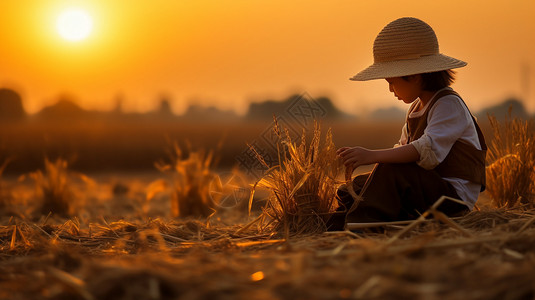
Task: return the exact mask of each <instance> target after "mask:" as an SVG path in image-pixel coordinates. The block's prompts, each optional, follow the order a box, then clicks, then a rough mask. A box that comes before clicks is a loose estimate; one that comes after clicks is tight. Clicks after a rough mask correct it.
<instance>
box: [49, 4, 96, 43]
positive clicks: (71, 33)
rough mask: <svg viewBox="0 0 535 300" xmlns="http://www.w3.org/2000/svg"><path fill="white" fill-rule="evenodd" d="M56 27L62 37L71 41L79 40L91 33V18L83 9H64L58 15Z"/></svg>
mask: <svg viewBox="0 0 535 300" xmlns="http://www.w3.org/2000/svg"><path fill="white" fill-rule="evenodd" d="M56 28H57V30H58V33H59V35H60V36H61V37H62V38H64V39H66V40H69V41H73V42H75V41H80V40H83V39H85V38H87V37H88V36H89V34H90V33H91V29H92V28H93V20H92V19H91V16H89V14H88V13H87V12H86V11H84V10H80V9H71V10H66V11H64V12H62V13H61V14H60V15H59V17H58V19H57V23H56Z"/></svg>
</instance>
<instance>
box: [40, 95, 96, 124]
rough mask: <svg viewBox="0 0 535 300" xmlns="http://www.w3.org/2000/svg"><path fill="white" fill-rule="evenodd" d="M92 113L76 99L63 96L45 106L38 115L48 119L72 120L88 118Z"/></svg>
mask: <svg viewBox="0 0 535 300" xmlns="http://www.w3.org/2000/svg"><path fill="white" fill-rule="evenodd" d="M90 114H91V113H90V112H88V111H86V110H84V109H83V108H81V107H80V106H79V105H78V104H76V103H74V101H72V100H70V99H69V98H66V97H62V98H60V100H59V101H58V102H57V103H56V104H53V105H51V106H46V107H44V108H43V109H42V110H41V111H39V112H38V113H37V114H36V117H37V118H38V119H43V120H46V121H72V120H81V119H86V118H88V117H89V116H90Z"/></svg>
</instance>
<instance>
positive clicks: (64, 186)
mask: <svg viewBox="0 0 535 300" xmlns="http://www.w3.org/2000/svg"><path fill="white" fill-rule="evenodd" d="M30 177H31V178H32V179H33V180H34V181H35V187H36V191H37V194H38V195H39V196H40V198H41V200H42V204H41V209H40V211H41V213H42V214H45V215H46V214H48V213H50V212H52V213H54V214H58V215H61V216H68V215H70V214H71V213H72V212H73V211H72V208H73V204H74V194H73V192H72V190H71V188H70V180H69V170H68V164H67V161H65V160H63V159H61V158H58V159H57V160H56V161H55V162H51V161H49V160H48V158H45V170H44V172H43V171H41V170H38V171H35V172H33V173H31V174H30Z"/></svg>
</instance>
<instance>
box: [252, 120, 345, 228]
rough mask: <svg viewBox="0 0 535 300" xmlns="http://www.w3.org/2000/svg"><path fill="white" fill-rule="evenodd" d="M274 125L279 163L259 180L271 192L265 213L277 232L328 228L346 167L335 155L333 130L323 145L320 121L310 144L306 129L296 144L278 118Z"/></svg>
mask: <svg viewBox="0 0 535 300" xmlns="http://www.w3.org/2000/svg"><path fill="white" fill-rule="evenodd" d="M273 129H274V131H275V133H276V134H277V136H278V138H279V140H278V144H277V149H278V156H279V164H278V165H277V166H275V167H272V168H270V169H269V170H268V171H267V172H266V174H265V175H264V176H263V177H262V179H261V180H260V181H259V182H258V184H257V185H258V187H263V188H267V189H268V190H269V192H270V196H269V198H268V202H267V204H266V206H265V208H264V214H265V215H267V216H268V217H269V218H270V219H272V220H273V223H274V225H275V230H276V231H278V232H284V233H292V234H300V233H312V232H322V231H325V229H326V228H325V222H326V221H327V219H328V218H329V217H330V215H331V214H332V213H333V212H334V210H335V209H336V208H337V205H338V204H337V203H338V202H337V196H336V191H337V189H338V187H339V185H340V184H341V182H340V181H338V180H337V177H338V176H339V175H340V174H342V172H343V169H344V168H343V164H342V162H341V161H340V160H339V159H338V157H337V155H336V148H335V145H334V143H333V140H332V131H331V130H330V129H329V130H328V131H327V134H326V136H325V142H324V143H323V145H320V136H321V129H320V125H319V124H318V123H317V122H315V123H314V131H313V133H312V139H311V141H310V144H307V140H306V132H305V130H303V133H302V136H301V141H300V143H299V144H297V143H295V142H294V141H292V139H291V137H290V134H289V132H288V130H287V129H281V128H280V127H279V124H278V122H277V120H276V119H275V126H274V128H273ZM283 133H284V135H283ZM255 153H258V152H256V151H255ZM257 156H259V155H258V154H257ZM259 159H260V158H259Z"/></svg>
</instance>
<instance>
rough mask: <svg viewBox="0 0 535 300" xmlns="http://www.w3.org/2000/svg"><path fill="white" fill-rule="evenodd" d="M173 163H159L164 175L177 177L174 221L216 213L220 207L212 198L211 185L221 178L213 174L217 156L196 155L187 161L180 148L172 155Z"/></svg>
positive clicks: (173, 204) (203, 153)
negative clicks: (176, 218)
mask: <svg viewBox="0 0 535 300" xmlns="http://www.w3.org/2000/svg"><path fill="white" fill-rule="evenodd" d="M170 159H171V163H169V164H165V163H162V162H159V163H156V167H157V168H158V169H159V170H160V171H162V172H170V173H171V174H172V177H173V185H172V194H171V214H172V215H173V216H174V217H188V216H191V217H204V218H205V217H208V216H210V215H211V214H213V213H214V212H215V206H216V204H215V203H214V201H213V200H212V198H211V197H210V183H211V182H212V181H213V180H214V179H215V178H216V177H217V174H216V173H215V172H214V171H213V170H212V169H213V165H214V161H213V153H212V152H211V151H210V152H206V151H203V150H198V151H192V150H191V147H190V151H189V155H188V156H187V157H186V155H185V154H184V152H183V151H182V150H181V148H180V146H179V145H178V144H176V143H175V144H174V146H173V150H172V151H171V153H170Z"/></svg>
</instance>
